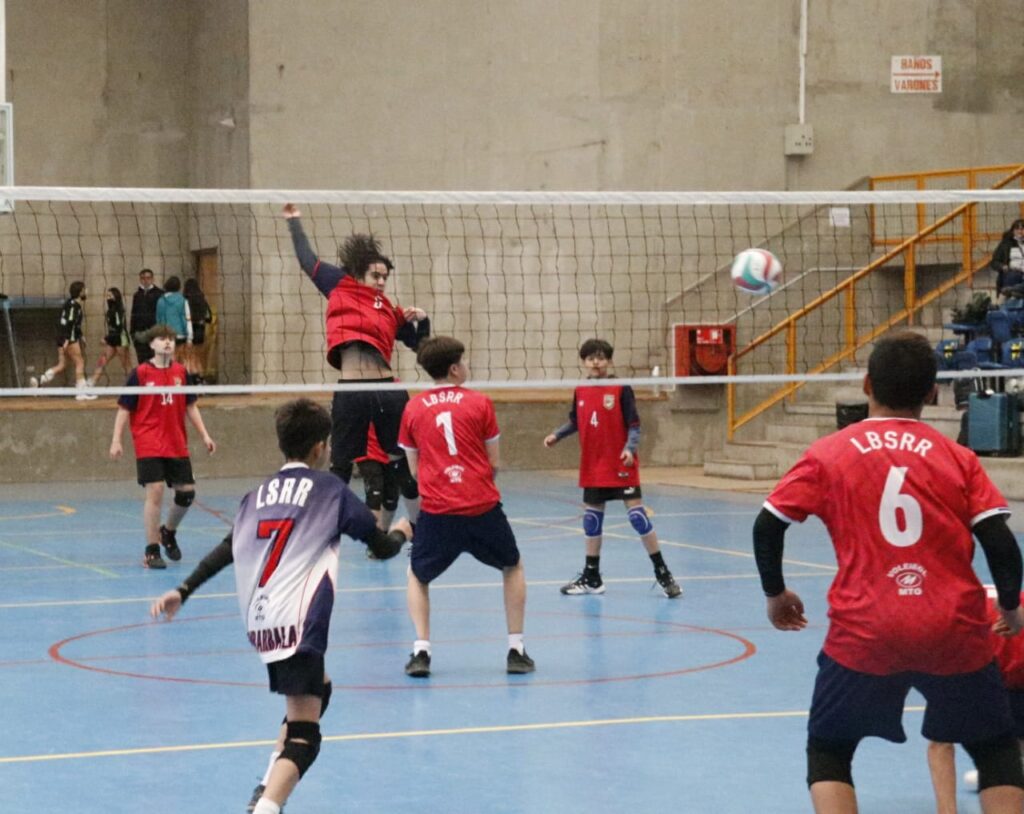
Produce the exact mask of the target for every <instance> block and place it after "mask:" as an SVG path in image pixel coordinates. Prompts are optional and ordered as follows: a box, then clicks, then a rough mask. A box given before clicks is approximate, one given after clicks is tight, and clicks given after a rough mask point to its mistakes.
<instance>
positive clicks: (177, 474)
mask: <svg viewBox="0 0 1024 814" xmlns="http://www.w3.org/2000/svg"><path fill="white" fill-rule="evenodd" d="M135 471H136V472H137V473H138V477H139V486H145V485H146V484H147V483H159V482H160V481H163V482H164V483H166V484H167V485H168V486H179V485H182V484H190V483H195V482H196V479H195V478H194V477H192V460H191V458H138V459H137V460H136V461H135Z"/></svg>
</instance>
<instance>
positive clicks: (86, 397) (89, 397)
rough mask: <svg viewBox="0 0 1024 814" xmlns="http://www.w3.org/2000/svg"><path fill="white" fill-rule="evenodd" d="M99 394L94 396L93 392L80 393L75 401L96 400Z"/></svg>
mask: <svg viewBox="0 0 1024 814" xmlns="http://www.w3.org/2000/svg"><path fill="white" fill-rule="evenodd" d="M97 398H99V397H98V396H94V395H93V394H92V393H79V394H78V395H77V396H75V401H95V400H96V399H97Z"/></svg>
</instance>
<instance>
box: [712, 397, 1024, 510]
mask: <svg viewBox="0 0 1024 814" xmlns="http://www.w3.org/2000/svg"><path fill="white" fill-rule="evenodd" d="M842 400H843V401H852V399H848V398H843V399H842ZM960 416H961V414H960V413H959V412H958V411H957V410H956V409H955V408H954V407H953V396H952V389H951V388H950V387H948V386H943V387H941V388H940V391H939V404H937V405H935V406H929V407H926V408H925V411H924V415H923V416H922V418H923V420H924V421H927V422H928V423H929V424H931V425H932V426H933V427H935V428H936V429H938V430H939V431H940V432H941V433H942V434H943V435H945V436H947V437H948V438H954V439H955V438H956V437H957V434H958V433H959V431H960ZM761 429H762V431H763V434H764V438H763V439H758V440H741V441H733V442H729V443H727V444H726V445H725V447H724V448H723V449H722V450H721V451H719V452H714V453H710V454H709V455H707V456H706V457H705V459H704V474H705V475H707V476H713V477H721V478H731V479H734V480H750V481H753V480H769V481H770V480H775V479H777V478H779V477H781V476H782V475H783V474H785V472H786V471H787V470H788V469H789V468H790V467H791V466H792V465H793V464H795V463H796V462H797V460H798V459H799V458H800V456H801V455H802V454H803V451H804V450H805V449H806V448H807V446H808V445H809V444H810V443H812V442H813V441H815V440H817V439H818V438H821V437H822V436H824V435H827V434H828V433H830V432H834V431H835V429H836V402H835V401H834V400H833V401H806V402H800V403H797V404H792V405H791V404H786V405H784V406H783V407H781V408H776V410H775V411H770V412H769V413H768V414H767V416H766V417H765V419H764V423H763V425H762V428H761ZM979 460H980V461H981V464H982V466H983V467H984V468H985V471H986V472H987V473H988V475H989V477H990V478H992V480H993V482H994V483H995V484H996V486H998V487H999V490H1000V491H1001V492H1002V493H1003V495H1004V496H1005V497H1006V498H1007V499H1008V500H1024V457H1017V458H998V457H991V456H982V457H980V459H979Z"/></svg>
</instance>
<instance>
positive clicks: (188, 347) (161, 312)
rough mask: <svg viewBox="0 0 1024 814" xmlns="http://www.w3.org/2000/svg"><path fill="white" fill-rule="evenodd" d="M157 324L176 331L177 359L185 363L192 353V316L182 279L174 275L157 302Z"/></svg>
mask: <svg viewBox="0 0 1024 814" xmlns="http://www.w3.org/2000/svg"><path fill="white" fill-rule="evenodd" d="M156 322H157V324H158V325H168V326H170V327H171V328H173V329H174V334H175V341H176V345H175V348H176V352H175V359H176V360H177V361H179V362H181V361H183V360H184V359H185V358H186V357H187V356H188V355H190V354H191V353H192V314H191V311H190V310H189V307H188V300H186V299H185V296H184V295H183V294H182V293H181V278H180V277H178V276H176V275H172V276H170V277H168V278H167V280H166V282H164V293H163V296H162V297H160V299H159V300H157V302H156Z"/></svg>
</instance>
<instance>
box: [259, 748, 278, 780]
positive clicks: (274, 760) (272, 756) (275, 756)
mask: <svg viewBox="0 0 1024 814" xmlns="http://www.w3.org/2000/svg"><path fill="white" fill-rule="evenodd" d="M279 757H281V753H280V752H271V753H270V763H268V764H267V773H266V774H265V775H263V779H262V780H261V781H260V785H261V786H263V787H264V788H266V785H267V783H269V782H270V773H271V772H272V771H274V764H275V763H277V759H278V758H279Z"/></svg>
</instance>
